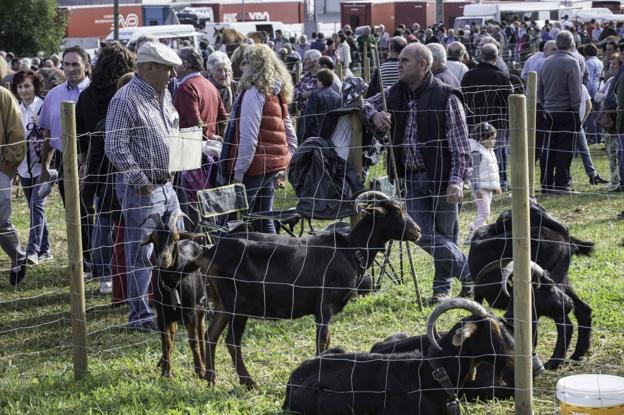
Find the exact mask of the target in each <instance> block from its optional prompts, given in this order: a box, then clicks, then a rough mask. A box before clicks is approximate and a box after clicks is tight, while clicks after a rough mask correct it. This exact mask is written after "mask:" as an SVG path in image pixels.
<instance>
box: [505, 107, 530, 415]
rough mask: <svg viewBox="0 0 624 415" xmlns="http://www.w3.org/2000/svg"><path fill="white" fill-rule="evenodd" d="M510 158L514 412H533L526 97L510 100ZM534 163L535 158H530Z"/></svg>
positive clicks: (527, 413)
mask: <svg viewBox="0 0 624 415" xmlns="http://www.w3.org/2000/svg"><path fill="white" fill-rule="evenodd" d="M509 132H510V139H511V140H510V142H511V148H510V159H511V195H512V200H511V203H512V210H511V212H512V237H513V260H514V262H513V275H514V277H513V279H514V289H513V296H514V298H513V300H514V340H515V349H514V353H515V356H514V368H515V369H514V378H515V388H516V390H515V402H516V407H515V409H516V410H515V413H516V414H518V415H531V414H532V413H533V402H532V400H533V371H532V358H531V356H532V353H533V351H532V348H533V345H532V341H531V339H532V333H531V318H532V314H531V295H532V293H531V227H530V223H529V153H528V145H527V122H526V104H525V98H524V95H511V96H510V97H509ZM531 160H533V158H531Z"/></svg>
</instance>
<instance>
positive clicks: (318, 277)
mask: <svg viewBox="0 0 624 415" xmlns="http://www.w3.org/2000/svg"><path fill="white" fill-rule="evenodd" d="M355 208H356V211H357V212H358V213H361V214H362V217H361V220H360V221H359V222H358V223H357V225H355V227H354V228H353V229H352V230H351V231H350V233H349V234H346V235H345V234H341V233H339V232H332V233H329V234H322V235H317V236H312V237H309V238H304V239H301V238H295V237H289V236H283V235H282V236H280V235H267V234H261V233H253V232H251V233H241V234H236V233H235V234H229V235H227V236H225V237H222V238H219V239H218V240H217V242H216V244H215V245H214V246H213V247H211V248H205V249H204V252H203V253H202V255H200V256H198V257H197V258H196V259H195V261H196V262H197V263H198V264H200V265H201V268H202V271H203V272H204V273H205V274H207V275H208V282H209V284H210V286H211V293H212V294H213V295H214V298H213V300H214V317H213V319H212V321H211V322H210V326H209V327H208V333H207V347H206V349H207V352H206V379H207V380H208V381H209V382H210V383H211V384H213V383H214V380H215V370H214V368H215V366H214V361H215V360H214V357H215V347H216V344H217V341H218V339H219V337H220V335H221V333H222V332H223V330H225V328H226V327H229V330H228V335H227V338H226V345H227V347H228V351H229V352H230V355H231V357H232V360H233V362H234V365H235V366H236V371H237V373H238V376H239V380H240V383H241V384H244V385H246V386H247V387H248V388H256V387H257V385H256V383H255V382H254V381H253V379H252V378H251V375H250V374H249V372H248V371H247V368H246V367H245V363H244V360H243V356H242V353H241V340H242V336H243V332H244V330H245V325H246V323H247V320H248V318H249V317H253V318H259V319H295V318H299V317H302V316H305V315H310V314H312V315H314V318H315V321H316V352H317V354H319V353H321V352H323V351H324V350H326V349H327V348H328V346H329V327H328V326H329V323H330V321H331V319H332V318H333V316H334V315H336V314H337V313H339V312H341V311H342V309H343V308H344V307H345V306H346V304H347V302H348V301H349V300H350V299H351V298H352V297H353V296H354V295H355V294H356V292H357V290H358V287H359V288H362V286H369V285H370V281H362V280H363V279H365V278H370V277H364V271H365V270H366V269H367V268H368V267H369V266H370V265H371V264H372V262H373V260H374V258H375V255H377V253H378V252H380V251H382V250H383V249H385V248H384V247H385V244H386V242H388V241H389V240H391V239H395V240H398V239H403V238H404V237H405V238H406V239H408V240H411V241H417V240H418V238H419V237H420V229H419V228H418V225H416V223H415V222H414V221H413V220H412V219H411V218H410V217H409V216H408V215H407V213H406V211H405V209H404V207H403V205H401V204H400V203H398V202H396V201H394V200H392V199H390V198H389V197H388V196H386V195H384V194H383V193H380V192H375V191H370V192H365V193H362V194H360V195H359V196H358V197H357V198H356V200H355Z"/></svg>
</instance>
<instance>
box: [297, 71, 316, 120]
mask: <svg viewBox="0 0 624 415" xmlns="http://www.w3.org/2000/svg"><path fill="white" fill-rule="evenodd" d="M316 88H317V85H316V75H312V74H311V73H310V72H306V73H305V75H303V76H302V77H301V79H300V80H299V82H297V85H295V101H297V106H298V107H299V111H303V110H304V109H305V106H306V102H307V101H308V98H309V97H310V95H311V94H312V91H314V90H315V89H316ZM305 92H309V93H310V94H308V95H307V96H303V94H304V93H305Z"/></svg>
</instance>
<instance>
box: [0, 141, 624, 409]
mask: <svg viewBox="0 0 624 415" xmlns="http://www.w3.org/2000/svg"><path fill="white" fill-rule="evenodd" d="M592 153H593V157H594V162H595V163H596V165H597V168H598V171H599V172H600V173H601V174H605V173H607V171H608V164H607V160H606V156H605V155H604V150H603V148H602V146H601V148H598V147H595V146H593V147H592ZM379 170H381V169H379ZM373 174H374V173H373ZM573 175H574V177H575V187H576V188H577V190H580V191H581V192H583V193H581V194H575V195H571V196H546V197H544V196H538V199H539V202H540V203H542V204H543V205H544V206H545V207H546V208H547V209H549V211H550V212H551V213H552V214H553V215H555V216H556V217H558V218H560V219H561V220H562V221H563V222H565V223H567V224H569V225H570V228H571V232H572V234H574V235H575V236H577V237H579V238H582V239H590V240H594V241H595V242H596V253H595V254H594V256H592V257H589V258H588V257H575V258H574V259H573V261H572V265H571V268H570V278H571V281H572V282H573V284H574V286H575V287H576V288H577V292H578V294H579V296H580V297H581V298H582V299H584V300H585V301H586V302H588V303H589V304H590V305H591V306H592V308H593V310H594V313H593V316H594V325H595V331H594V336H593V341H592V347H591V350H590V353H589V355H588V356H587V358H586V359H585V360H583V361H582V362H574V363H572V362H571V363H570V364H568V365H566V366H565V367H563V368H562V369H560V370H557V371H552V372H547V373H545V374H543V375H541V376H540V377H539V378H537V379H536V380H535V383H534V385H535V388H534V411H535V413H536V414H552V413H556V408H557V406H558V404H557V402H556V398H555V394H554V391H555V385H556V383H557V380H558V379H559V378H560V377H563V376H568V375H572V374H579V373H609V374H615V375H620V376H624V353H623V349H624V313H622V304H624V279H623V278H622V277H623V274H622V264H623V263H624V248H623V247H620V246H618V243H619V242H620V240H621V238H622V237H623V236H624V221H622V220H617V219H616V214H617V213H619V212H621V211H622V210H624V198H623V197H622V196H621V195H611V194H607V192H606V191H605V190H604V188H601V187H598V186H589V185H588V184H587V179H586V176H585V175H584V173H583V170H582V166H581V162H580V160H577V161H575V162H574V163H573ZM605 175H606V174H605ZM581 178H582V179H581ZM53 196H54V198H53V199H52V200H50V201H49V202H50V203H49V205H48V207H47V208H46V211H47V213H48V220H49V223H50V224H51V231H52V242H53V250H54V254H55V257H56V261H55V262H54V263H48V264H44V265H40V266H38V267H36V268H31V269H30V270H29V271H28V275H27V277H26V279H25V280H24V282H23V283H22V285H21V286H20V287H19V290H17V291H14V290H13V289H12V288H11V287H10V286H9V284H8V281H7V278H6V277H3V278H0V408H2V409H0V413H3V414H62V415H65V414H68V413H72V414H73V413H80V414H82V413H84V414H117V413H123V414H171V415H182V414H184V415H194V414H215V415H216V414H254V415H256V414H279V413H280V408H281V405H282V402H283V399H284V391H285V384H286V381H287V379H288V376H289V374H290V372H291V371H292V370H293V369H294V368H295V367H296V366H297V365H298V364H299V363H300V362H302V361H303V360H304V359H308V358H311V357H312V356H313V355H314V321H313V319H312V318H311V317H306V318H302V319H299V320H295V321H262V322H260V321H250V322H249V323H248V328H247V330H246V332H245V338H244V343H245V354H246V361H247V364H248V367H249V370H250V372H251V373H252V375H253V376H254V378H255V379H256V381H257V382H258V384H259V385H260V387H261V390H260V391H252V392H248V391H246V390H245V389H244V388H242V387H240V386H238V381H237V377H236V374H235V371H234V368H233V367H232V365H231V361H230V357H229V355H228V353H227V351H226V348H225V346H224V345H223V340H221V343H220V344H219V345H218V346H217V366H216V368H217V383H216V386H215V387H214V388H209V387H208V385H207V384H206V382H205V381H202V380H199V379H197V378H196V377H195V374H194V371H193V367H192V366H193V364H192V359H191V353H190V350H189V348H188V345H187V341H186V333H185V331H184V330H183V329H182V330H180V332H179V333H178V334H177V336H176V347H175V350H174V355H173V356H174V366H173V367H174V370H175V377H174V378H172V379H162V378H160V375H159V374H160V371H159V369H157V368H156V363H157V362H158V359H159V357H160V336H158V335H156V334H147V333H135V332H129V331H127V330H125V329H124V328H123V325H124V323H125V321H126V313H127V308H126V307H119V308H112V307H111V306H110V297H108V296H99V295H98V294H97V286H98V285H97V282H90V283H88V284H87V285H86V297H87V330H88V339H87V347H88V355H89V375H88V376H87V377H86V378H85V379H83V380H81V381H74V380H73V372H72V352H71V330H70V316H69V310H70V307H69V281H68V278H67V261H66V255H65V254H64V252H65V250H66V238H65V234H64V231H65V230H64V211H63V209H62V204H61V202H60V200H59V198H58V195H57V192H54V193H53ZM278 197H279V201H278V205H279V206H287V205H290V206H292V204H293V199H292V197H293V194H292V191H280V192H279V195H278ZM509 205H510V200H509V199H508V198H507V197H505V196H503V197H502V198H501V199H500V200H498V201H496V202H495V203H494V204H493V206H492V212H493V215H496V214H498V212H500V211H501V210H503V209H506V208H508V207H509ZM474 213H475V212H474V203H472V202H470V201H467V203H465V204H464V206H463V212H462V215H461V229H462V231H463V235H465V232H466V229H467V227H468V223H469V222H470V221H472V220H473V219H474ZM13 219H14V223H15V225H16V227H17V228H18V229H20V230H21V231H20V236H21V238H22V240H23V239H24V238H26V237H27V231H26V230H27V229H28V214H27V210H26V208H25V204H24V201H23V198H22V199H19V200H18V202H17V203H15V204H14V214H13ZM316 225H319V224H316ZM463 235H462V236H463ZM412 249H413V252H414V253H415V258H414V259H415V266H416V272H417V275H418V279H419V282H420V287H421V290H422V291H423V295H424V296H427V295H430V292H431V291H430V290H431V278H432V274H433V269H432V262H431V259H430V257H429V256H428V255H427V254H425V253H424V252H423V251H422V250H421V249H419V248H414V247H413V248H412ZM394 255H395V267H396V268H397V269H398V268H399V267H398V265H399V263H398V254H397V253H396V252H395V254H394ZM0 268H2V269H5V270H6V269H7V268H8V263H7V260H6V258H5V257H4V258H0ZM406 280H407V282H406V284H405V285H393V284H391V283H390V282H389V281H388V280H384V282H383V284H382V288H381V290H380V291H379V292H377V293H374V294H372V295H369V296H366V297H360V298H358V299H356V300H355V301H353V302H352V303H350V304H349V305H348V306H347V307H346V308H345V310H344V312H343V313H341V314H339V315H338V316H337V318H336V320H335V322H334V323H333V324H332V326H331V332H332V346H343V347H345V348H346V349H347V350H350V351H365V350H368V349H369V348H370V347H371V345H372V344H373V343H375V342H377V341H379V340H381V339H383V338H385V337H386V336H388V335H390V334H392V333H395V332H398V331H403V332H407V333H410V334H412V333H414V334H415V333H424V330H425V323H426V320H427V316H428V315H429V313H430V312H431V308H426V309H425V310H424V311H423V312H420V311H419V310H418V307H417V306H416V303H415V300H414V286H413V283H412V281H411V278H410V277H409V274H406ZM454 289H455V292H457V291H458V290H459V286H458V284H457V282H455V286H454ZM449 314H450V315H447V316H444V318H443V319H442V320H441V321H440V329H445V328H449V327H450V325H451V323H452V322H453V320H456V319H457V318H459V316H460V315H461V313H459V312H458V313H457V314H454V313H449ZM539 333H540V337H539V339H540V341H539V346H538V349H537V352H538V354H539V355H540V356H541V357H542V359H543V360H546V359H547V358H548V357H549V356H550V354H551V353H552V350H553V347H554V342H555V338H556V331H555V327H554V324H552V323H551V322H549V321H546V320H543V321H540V331H539ZM574 341H575V337H574V339H573V342H574ZM462 413H464V414H469V415H477V414H479V415H482V414H513V413H514V403H513V401H494V402H484V403H475V404H465V405H463V412H462Z"/></svg>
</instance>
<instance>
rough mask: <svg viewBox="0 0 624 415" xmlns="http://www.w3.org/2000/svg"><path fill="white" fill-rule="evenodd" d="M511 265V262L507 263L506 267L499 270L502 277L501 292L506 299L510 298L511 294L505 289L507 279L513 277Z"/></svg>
mask: <svg viewBox="0 0 624 415" xmlns="http://www.w3.org/2000/svg"><path fill="white" fill-rule="evenodd" d="M513 264H514V263H513V261H509V263H507V265H505V266H504V267H502V268H501V276H502V277H503V279H502V281H501V290H502V291H503V292H504V293H505V295H506V296H507V297H511V294H510V293H509V290H508V289H507V284H508V283H509V279H510V278H511V276H512V275H513Z"/></svg>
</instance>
